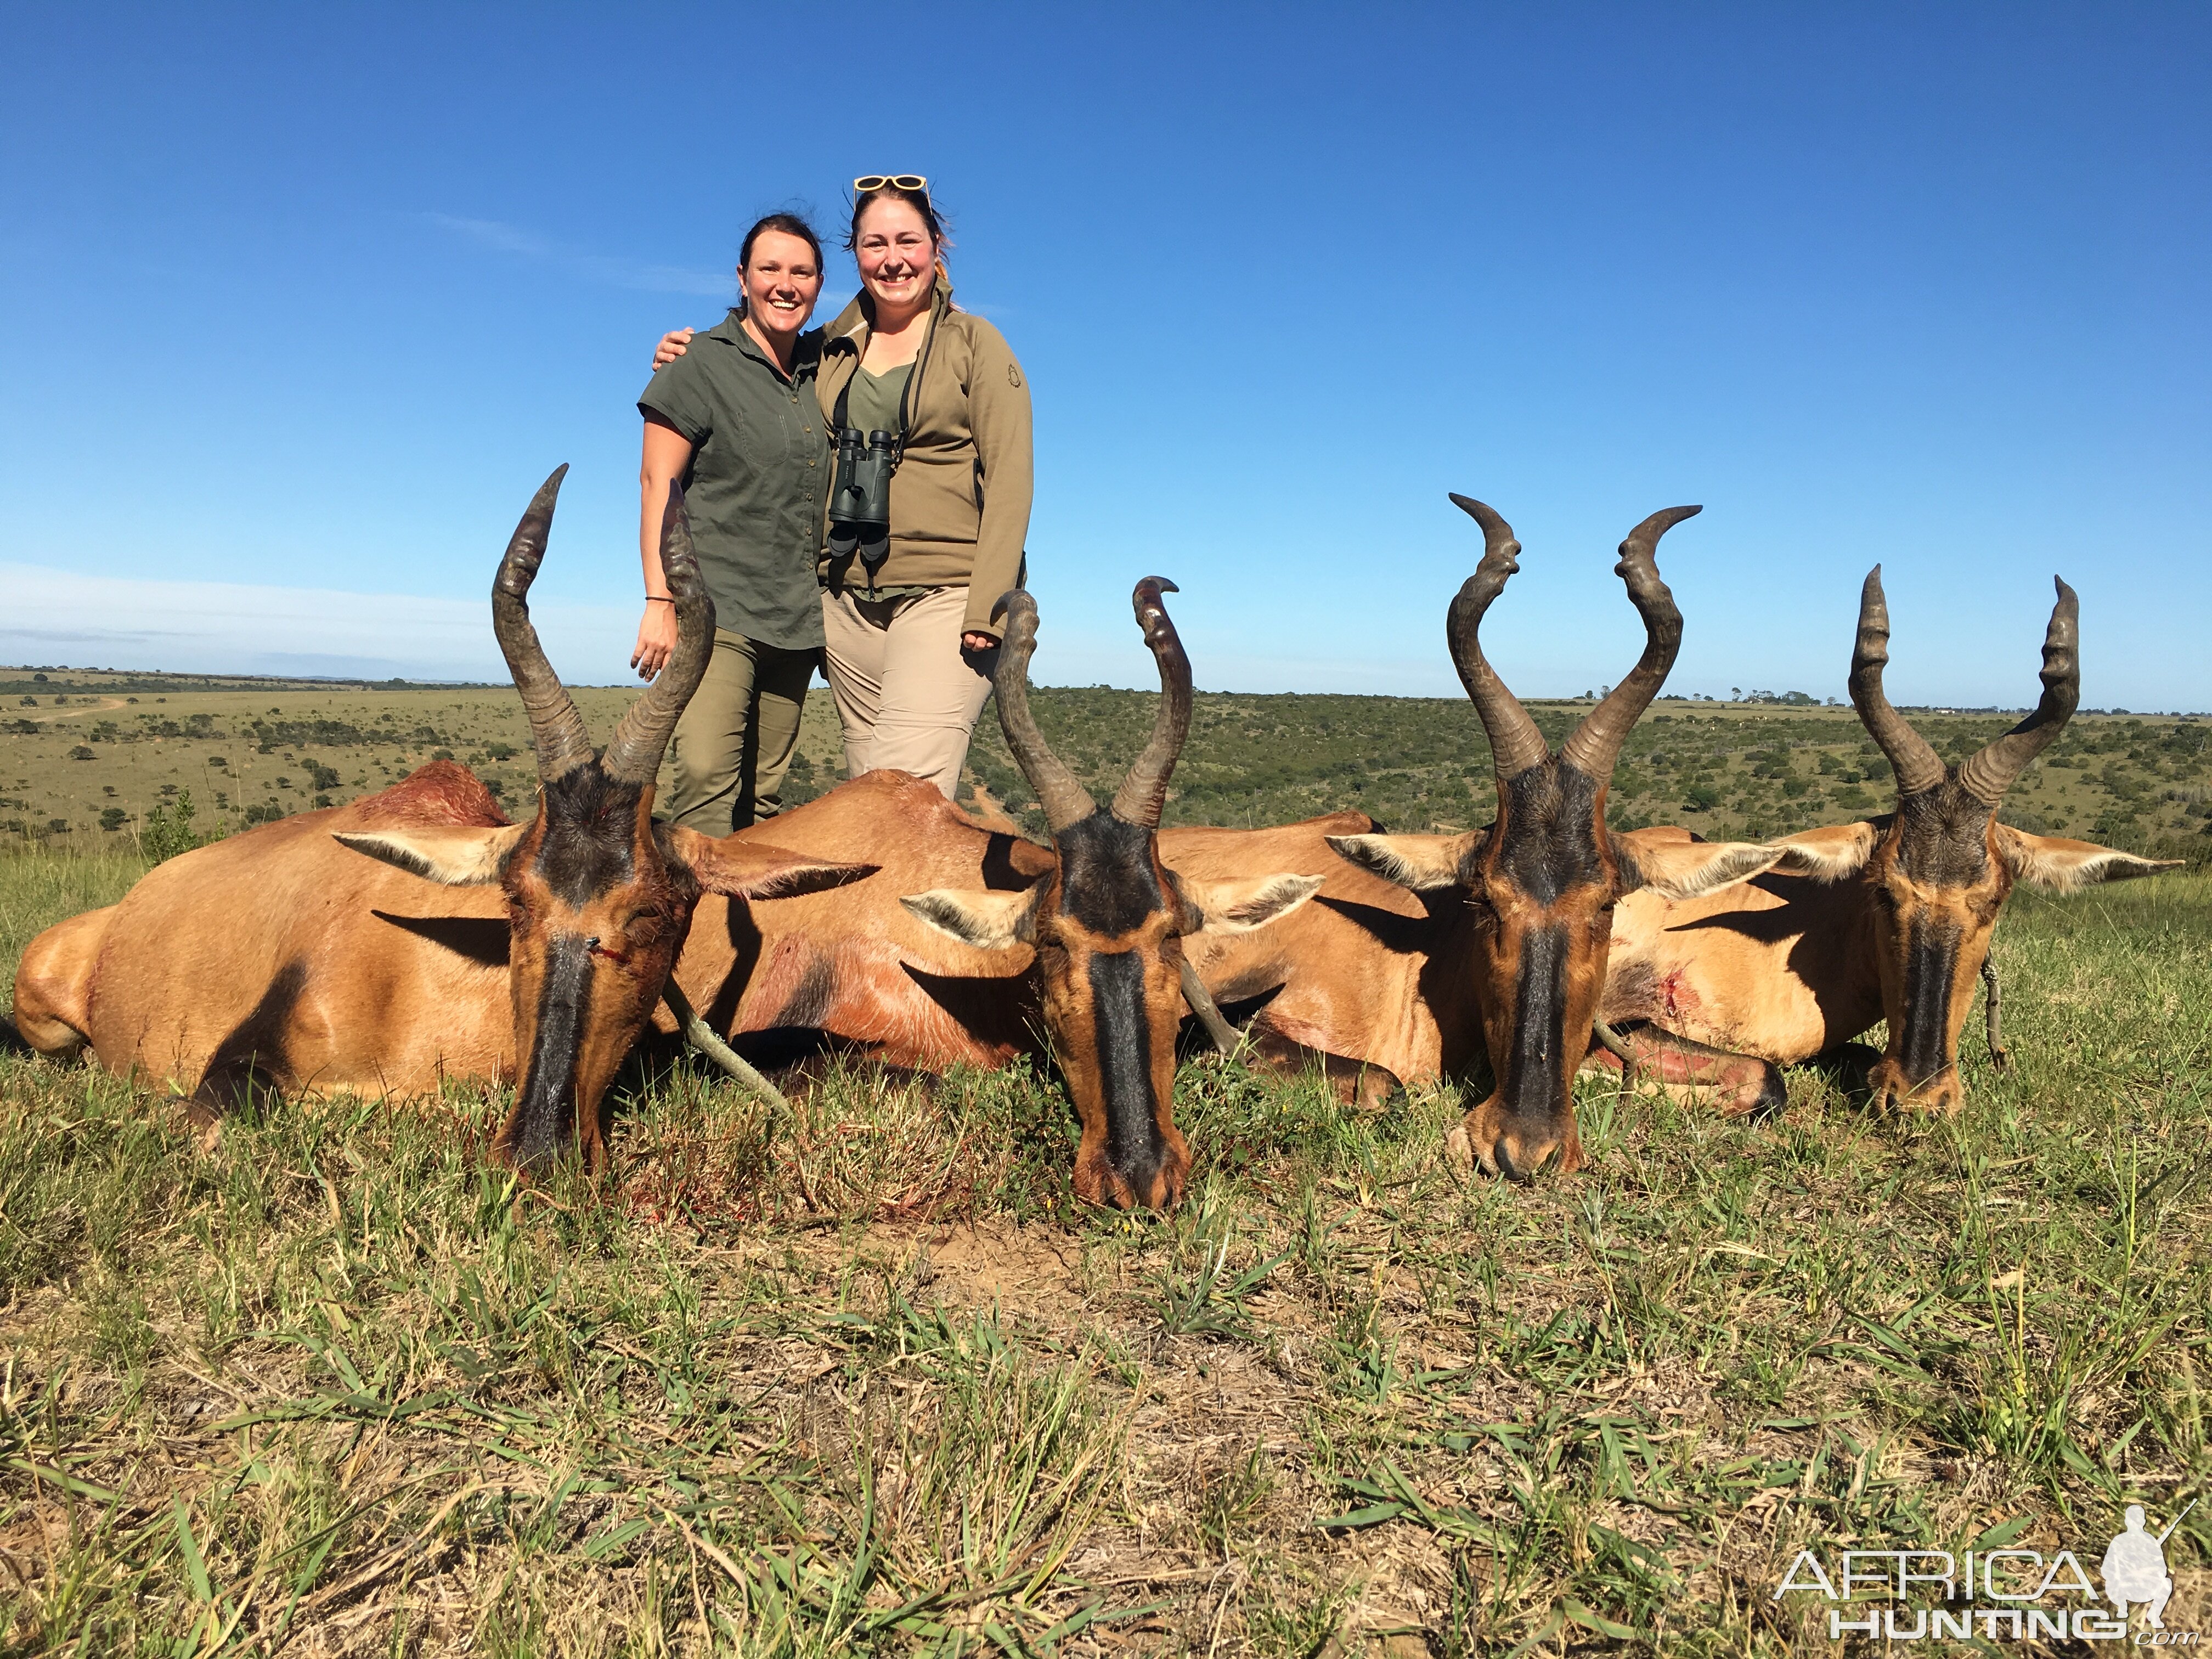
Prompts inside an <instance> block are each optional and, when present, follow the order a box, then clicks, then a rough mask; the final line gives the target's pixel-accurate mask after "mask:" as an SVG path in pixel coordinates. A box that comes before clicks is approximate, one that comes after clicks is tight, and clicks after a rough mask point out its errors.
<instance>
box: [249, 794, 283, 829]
mask: <svg viewBox="0 0 2212 1659" xmlns="http://www.w3.org/2000/svg"><path fill="white" fill-rule="evenodd" d="M283 816H284V809H283V807H281V806H279V805H277V804H276V802H275V801H273V800H264V801H256V802H255V803H254V804H253V805H251V806H249V807H247V808H246V828H247V829H252V827H253V826H254V825H255V824H257V823H276V820H277V819H279V818H281V817H283Z"/></svg>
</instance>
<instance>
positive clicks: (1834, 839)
mask: <svg viewBox="0 0 2212 1659" xmlns="http://www.w3.org/2000/svg"><path fill="white" fill-rule="evenodd" d="M1771 844H1772V845H1773V846H1774V847H1775V848H1776V849H1777V850H1778V851H1779V852H1780V853H1781V854H1782V857H1781V859H1780V860H1779V861H1778V862H1777V863H1776V865H1775V866H1774V868H1775V870H1776V872H1778V874H1781V875H1785V876H1810V877H1811V878H1813V879H1814V881H1841V880H1842V879H1843V878H1844V877H1845V876H1855V875H1857V874H1858V872H1860V871H1862V870H1863V869H1865V868H1866V861H1867V860H1869V859H1870V858H1872V857H1873V856H1874V849H1875V848H1876V847H1879V846H1880V845H1881V825H1880V824H1877V823H1864V822H1861V823H1838V824H1832V825H1831V826H1829V827H1828V828H1827V829H1801V830H1799V831H1798V832H1797V833H1796V835H1794V836H1777V837H1776V838H1775V839H1774V841H1773V842H1772V843H1771Z"/></svg>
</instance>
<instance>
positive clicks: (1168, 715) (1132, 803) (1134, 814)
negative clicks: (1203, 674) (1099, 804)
mask: <svg viewBox="0 0 2212 1659" xmlns="http://www.w3.org/2000/svg"><path fill="white" fill-rule="evenodd" d="M1163 592H1167V593H1180V592H1182V589H1181V588H1179V587H1177V586H1176V585H1175V584H1174V583H1173V582H1171V581H1170V580H1168V579H1167V578H1166V577H1164V576H1147V577H1146V578H1145V580H1142V581H1140V582H1139V583H1138V584H1137V586H1136V591H1135V592H1133V593H1131V594H1130V596H1129V602H1130V604H1131V605H1133V606H1134V607H1135V609H1136V612H1137V625H1138V626H1139V628H1141V629H1144V630H1145V643H1146V645H1148V646H1150V647H1152V656H1153V658H1154V659H1156V660H1157V661H1158V663H1159V665H1160V712H1159V714H1158V715H1157V716H1156V717H1155V718H1154V719H1153V721H1152V741H1151V742H1150V743H1148V744H1146V745H1145V752H1144V753H1143V754H1141V755H1139V756H1138V757H1137V763H1136V764H1135V765H1134V766H1132V767H1131V768H1130V769H1129V775H1128V776H1127V777H1126V778H1124V779H1122V780H1121V787H1120V788H1119V789H1116V790H1115V792H1114V816H1115V817H1117V818H1120V819H1121V821H1122V822H1123V823H1133V824H1137V825H1139V826H1140V827H1141V828H1143V829H1158V828H1159V827H1160V810H1161V808H1163V807H1164V806H1165V805H1167V800H1168V779H1169V778H1170V777H1171V776H1172V775H1174V773H1175V769H1176V761H1177V760H1178V759H1179V758H1180V757H1182V745H1183V739H1184V738H1188V736H1189V735H1190V659H1189V658H1188V656H1186V655H1184V654H1183V648H1182V639H1181V638H1180V637H1179V636H1178V635H1176V625H1175V623H1174V620H1173V619H1172V618H1171V617H1169V615H1168V612H1167V606H1166V605H1165V604H1164V603H1163V602H1162V600H1161V599H1160V595H1161V594H1162V593H1163Z"/></svg>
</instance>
